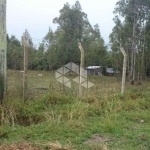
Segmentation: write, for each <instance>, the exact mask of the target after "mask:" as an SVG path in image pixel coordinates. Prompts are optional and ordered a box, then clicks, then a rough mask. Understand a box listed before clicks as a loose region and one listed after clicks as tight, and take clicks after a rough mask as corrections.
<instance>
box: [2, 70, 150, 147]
mask: <svg viewBox="0 0 150 150" xmlns="http://www.w3.org/2000/svg"><path fill="white" fill-rule="evenodd" d="M39 73H42V74H43V76H42V77H39V76H38V74H39ZM7 74H8V93H7V95H6V97H5V104H4V106H1V107H0V117H1V118H0V124H1V126H0V144H1V145H4V144H5V145H11V144H13V145H14V144H16V145H17V144H23V143H30V144H33V146H34V147H38V148H40V149H45V150H47V149H52V150H53V149H60V150H61V149H66V150H67V149H68V150H75V149H76V150H149V149H150V92H149V91H150V82H149V80H148V79H147V80H146V81H143V83H142V85H138V86H137V85H132V86H131V85H130V84H129V83H128V82H127V83H126V92H125V95H121V94H120V87H121V78H120V77H106V76H98V77H97V76H94V77H89V78H88V80H89V81H90V82H92V83H94V86H93V87H91V88H90V89H88V90H87V89H83V92H84V94H83V97H82V98H79V97H78V85H77V84H75V83H73V85H72V86H73V87H72V89H69V88H67V87H64V86H63V85H61V84H59V83H57V82H56V80H55V78H54V72H45V71H42V72H39V71H28V91H27V98H28V99H27V100H26V101H25V102H24V101H23V99H22V74H21V73H20V72H19V71H10V70H9V71H8V73H7ZM68 78H70V79H71V78H73V77H72V76H68ZM0 148H1V147H0Z"/></svg>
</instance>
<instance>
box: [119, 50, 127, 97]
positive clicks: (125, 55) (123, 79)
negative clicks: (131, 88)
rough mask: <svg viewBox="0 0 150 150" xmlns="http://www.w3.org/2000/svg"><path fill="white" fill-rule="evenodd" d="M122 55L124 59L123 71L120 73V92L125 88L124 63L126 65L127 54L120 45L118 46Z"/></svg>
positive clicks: (122, 92)
mask: <svg viewBox="0 0 150 150" xmlns="http://www.w3.org/2000/svg"><path fill="white" fill-rule="evenodd" d="M120 50H121V52H122V54H123V56H124V60H123V73H122V87H121V94H124V90H125V81H126V65H127V54H126V52H125V50H124V49H123V48H122V47H121V48H120Z"/></svg>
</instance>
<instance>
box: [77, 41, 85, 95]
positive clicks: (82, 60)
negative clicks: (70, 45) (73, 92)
mask: <svg viewBox="0 0 150 150" xmlns="http://www.w3.org/2000/svg"><path fill="white" fill-rule="evenodd" d="M78 46H79V49H80V52H81V60H80V83H79V97H82V86H81V83H82V78H83V70H84V49H83V47H82V44H81V43H78Z"/></svg>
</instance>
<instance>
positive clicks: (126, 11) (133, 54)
mask: <svg viewBox="0 0 150 150" xmlns="http://www.w3.org/2000/svg"><path fill="white" fill-rule="evenodd" d="M149 11H150V1H149V0H119V1H118V2H117V3H116V8H115V11H114V13H115V14H118V15H119V16H121V17H122V18H123V19H124V20H123V22H121V28H120V31H119V32H118V33H117V32H116V31H115V28H119V25H118V22H117V23H116V22H115V23H116V26H115V27H114V31H113V32H112V34H111V36H110V38H111V42H113V45H115V44H116V45H117V44H119V45H122V46H124V47H125V49H128V51H127V53H128V67H129V70H130V82H131V83H134V81H135V75H136V73H137V74H142V73H144V72H145V69H144V64H145V62H144V54H145V40H146V39H145V38H146V37H145V26H146V24H147V19H148V16H149ZM116 35H117V36H116ZM114 37H116V39H115V40H114ZM117 47H119V46H118V45H117Z"/></svg>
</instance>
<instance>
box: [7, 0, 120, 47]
mask: <svg viewBox="0 0 150 150" xmlns="http://www.w3.org/2000/svg"><path fill="white" fill-rule="evenodd" d="M75 1H76V0H7V33H8V34H9V36H11V35H15V36H16V37H17V39H18V40H21V36H22V35H23V32H24V31H25V29H27V30H28V31H29V33H30V35H31V37H32V39H33V42H34V43H35V44H36V43H37V44H38V42H40V41H41V40H42V39H43V38H44V37H45V35H46V34H47V33H48V29H49V27H51V29H52V30H53V31H55V30H56V28H57V25H56V24H54V23H53V19H54V18H55V17H59V10H60V9H62V8H63V6H64V4H65V3H66V2H68V3H69V4H70V5H73V4H74V3H75ZM79 1H80V4H81V6H82V11H83V12H85V13H86V14H87V16H88V20H89V22H90V24H91V25H92V26H94V25H95V24H99V27H100V32H101V36H102V37H103V39H104V41H105V44H108V43H109V34H110V33H111V31H112V28H113V27H114V22H113V18H114V16H115V15H114V14H113V10H114V8H115V4H116V2H117V1H118V0H79Z"/></svg>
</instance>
